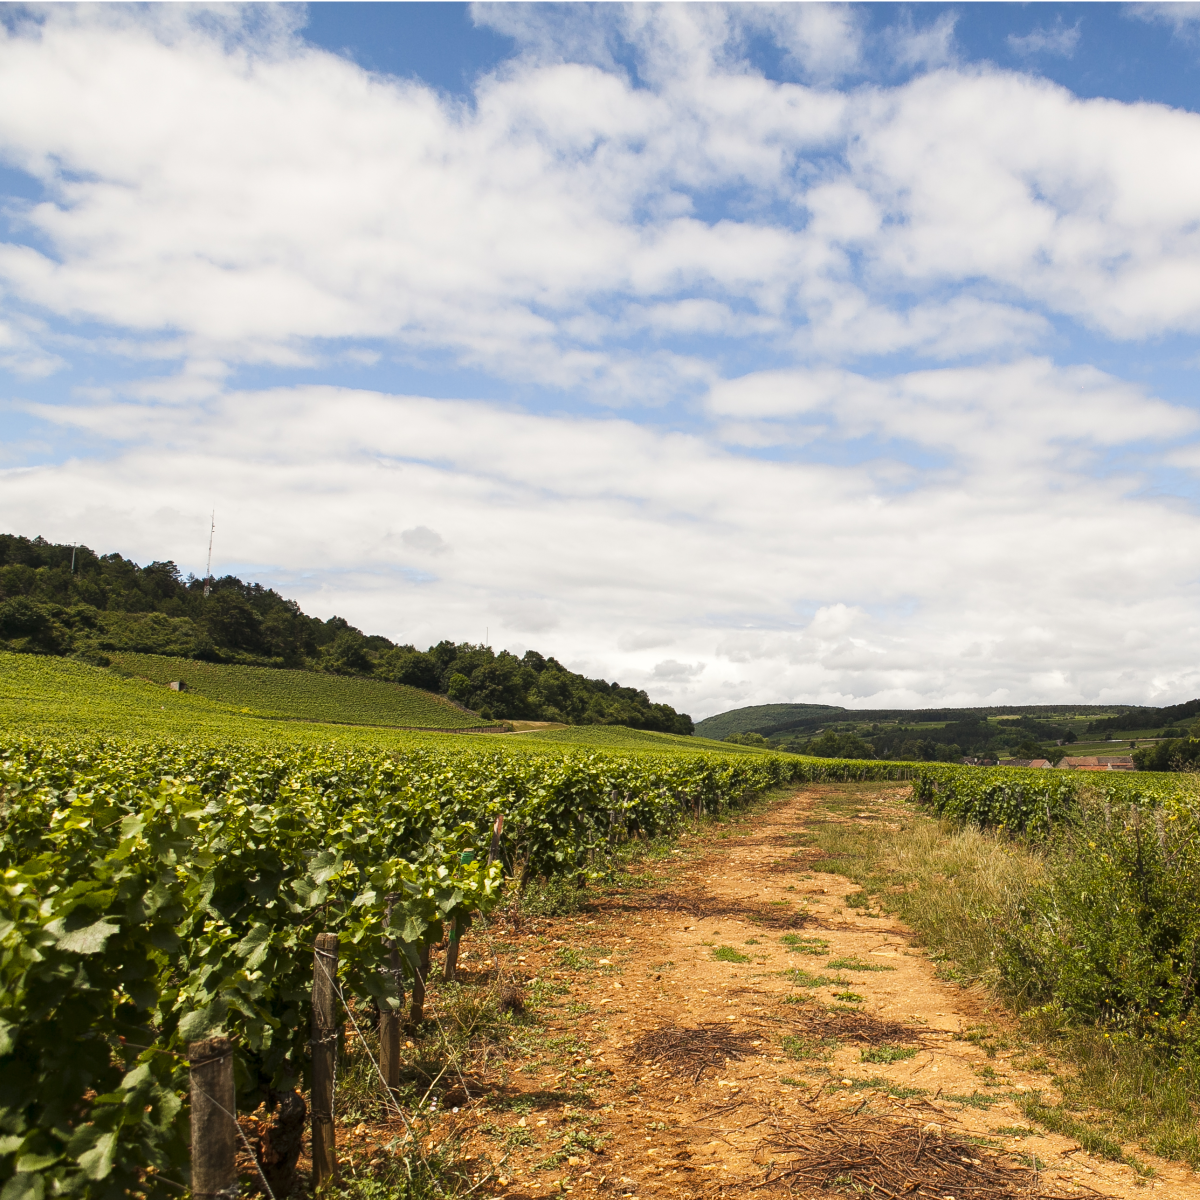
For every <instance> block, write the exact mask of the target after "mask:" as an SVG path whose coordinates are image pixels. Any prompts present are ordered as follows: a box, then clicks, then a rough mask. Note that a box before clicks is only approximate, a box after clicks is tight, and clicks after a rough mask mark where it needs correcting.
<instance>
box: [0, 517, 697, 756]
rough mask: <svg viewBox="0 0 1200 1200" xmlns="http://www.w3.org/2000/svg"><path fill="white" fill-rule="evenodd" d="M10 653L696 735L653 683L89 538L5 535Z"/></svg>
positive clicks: (1, 557) (6, 644)
mask: <svg viewBox="0 0 1200 1200" xmlns="http://www.w3.org/2000/svg"><path fill="white" fill-rule="evenodd" d="M0 650H12V651H16V652H22V653H34V654H50V655H58V656H63V657H74V658H77V659H80V660H82V661H84V662H89V663H93V664H95V665H99V666H106V665H108V663H110V662H111V661H113V660H114V656H115V655H120V654H144V655H158V656H165V657H169V658H175V659H189V660H192V661H196V662H213V663H226V664H240V665H243V666H255V667H266V668H287V669H290V670H300V671H311V672H320V673H322V674H325V675H332V676H342V677H350V678H359V679H373V680H378V681H382V682H385V683H391V684H406V685H408V686H409V687H412V688H418V689H420V690H421V691H425V692H433V693H436V694H438V695H441V696H446V697H448V698H449V699H451V700H454V701H456V702H457V703H459V704H462V705H463V706H464V707H466V708H469V709H472V710H473V711H474V712H477V713H479V714H480V716H481V717H482V718H483V719H484V720H493V719H496V720H498V719H502V718H512V719H518V720H531V721H558V722H561V723H562V724H564V725H624V726H628V727H629V728H633V729H646V730H654V731H657V732H661V733H677V734H690V733H691V732H692V720H691V718H690V717H689V716H688V715H687V714H686V713H678V712H676V711H675V710H674V709H673V708H672V707H671V706H670V705H668V704H656V703H654V702H653V701H651V699H650V698H649V696H647V694H646V693H645V692H644V691H642V690H641V689H639V688H632V687H623V686H621V685H620V684H619V683H610V682H609V681H608V680H605V679H589V678H587V677H586V676H584V675H580V674H578V673H577V672H574V671H569V670H568V669H567V668H566V667H564V666H563V665H562V663H560V662H559V661H558V660H557V659H555V658H553V657H550V656H546V655H542V654H539V653H538V652H537V651H534V650H530V651H527V652H526V653H525V654H524V656H523V657H521V658H518V657H517V656H516V655H515V654H510V653H509V652H508V651H506V650H501V651H499V652H496V651H494V650H493V649H492V648H491V647H490V646H476V645H472V644H470V643H467V642H463V643H457V644H456V643H454V642H451V641H441V642H438V643H437V645H435V646H430V647H429V648H428V649H426V650H418V649H417V648H416V647H415V646H413V645H409V644H397V643H395V642H393V641H391V640H390V639H389V638H386V637H383V636H382V635H379V634H371V635H368V634H365V633H363V632H362V630H360V629H356V628H355V627H354V626H353V625H351V624H350V623H349V621H346V620H345V619H344V618H342V617H337V616H334V617H330V618H329V619H328V620H326V621H323V620H321V619H320V618H318V617H310V616H308V615H307V614H306V613H304V612H303V611H302V610H301V608H300V606H299V604H297V603H296V602H295V601H294V600H287V599H285V598H284V597H283V596H281V595H279V593H278V592H276V591H274V590H272V589H271V588H265V587H263V586H262V585H261V584H258V583H244V582H243V581H242V580H240V579H238V578H237V577H236V576H233V575H226V576H223V577H222V578H220V579H213V580H210V581H209V586H208V587H207V588H206V587H205V582H204V580H201V579H197V578H195V577H194V576H188V577H187V578H186V579H185V578H183V576H182V575H181V574H180V572H179V569H178V568H177V567H176V565H175V564H174V563H173V562H169V561H167V562H152V563H150V564H149V565H147V566H144V567H143V566H139V565H138V564H137V563H135V562H132V561H130V560H128V559H125V558H122V557H121V555H119V554H105V555H99V554H96V553H95V552H94V551H93V550H90V549H89V548H88V547H86V546H70V545H63V544H59V545H56V544H53V543H51V542H47V541H45V540H44V539H42V538H25V537H19V536H16V535H14V534H0Z"/></svg>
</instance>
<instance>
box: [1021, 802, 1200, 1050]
mask: <svg viewBox="0 0 1200 1200" xmlns="http://www.w3.org/2000/svg"><path fill="white" fill-rule="evenodd" d="M1022 917H1023V920H1022V921H1021V922H1020V923H1019V924H1018V925H1017V926H1016V927H1015V928H1014V929H1013V930H1012V933H1011V934H1010V940H1011V943H1012V950H1013V957H1014V959H1015V960H1017V961H1020V962H1021V963H1022V966H1023V969H1025V970H1027V971H1028V977H1029V980H1030V983H1031V985H1032V987H1033V989H1034V990H1035V991H1036V992H1037V993H1039V994H1040V998H1041V999H1042V1000H1043V1001H1046V1002H1050V1003H1052V1004H1053V1005H1054V1006H1055V1007H1056V1008H1057V1009H1058V1010H1060V1011H1061V1012H1062V1013H1063V1014H1064V1015H1065V1016H1066V1017H1067V1018H1068V1019H1070V1020H1072V1021H1082V1022H1087V1023H1098V1024H1100V1025H1101V1026H1103V1027H1104V1029H1105V1030H1106V1031H1107V1032H1108V1033H1109V1035H1110V1036H1111V1037H1118V1038H1119V1037H1124V1036H1132V1037H1135V1038H1137V1039H1139V1040H1142V1041H1144V1042H1149V1043H1152V1044H1154V1045H1155V1046H1157V1047H1159V1048H1160V1049H1161V1050H1164V1051H1167V1052H1168V1053H1169V1054H1171V1055H1173V1056H1184V1057H1188V1058H1192V1059H1200V1006H1198V1004H1197V985H1198V983H1200V808H1197V806H1196V805H1195V804H1194V803H1193V804H1191V805H1188V804H1184V803H1179V802H1177V803H1175V804H1171V805H1163V806H1158V807H1151V806H1149V805H1146V806H1141V805H1138V804H1129V805H1127V806H1124V807H1120V808H1117V807H1114V806H1112V805H1111V804H1109V803H1107V802H1105V801H1103V800H1094V799H1085V800H1084V801H1083V802H1082V803H1081V805H1080V809H1079V814H1078V817H1077V819H1076V820H1075V821H1074V822H1073V823H1072V824H1071V825H1069V826H1068V827H1066V828H1065V829H1064V830H1063V831H1062V832H1061V833H1060V834H1059V835H1058V837H1056V838H1055V839H1054V842H1053V844H1052V846H1051V849H1050V853H1049V860H1048V863H1047V871H1046V877H1045V879H1044V881H1043V882H1042V883H1041V884H1040V886H1038V887H1036V888H1035V889H1033V891H1032V892H1031V894H1030V896H1029V898H1028V901H1027V903H1026V905H1025V906H1024V912H1023V913H1022Z"/></svg>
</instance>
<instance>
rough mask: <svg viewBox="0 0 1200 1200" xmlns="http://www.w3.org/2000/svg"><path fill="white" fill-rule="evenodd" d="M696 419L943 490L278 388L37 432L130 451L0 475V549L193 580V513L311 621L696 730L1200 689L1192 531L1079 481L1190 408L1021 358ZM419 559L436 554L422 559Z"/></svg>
mask: <svg viewBox="0 0 1200 1200" xmlns="http://www.w3.org/2000/svg"><path fill="white" fill-rule="evenodd" d="M712 403H713V405H714V406H717V407H720V408H722V409H728V410H736V411H738V412H741V413H742V414H743V415H744V416H745V417H746V419H748V420H772V421H775V420H786V419H791V418H792V417H794V416H795V415H796V414H798V413H799V414H800V415H811V413H813V412H814V411H818V410H819V411H821V412H823V413H824V414H825V419H826V420H827V421H828V422H829V425H830V428H831V429H833V430H834V431H835V432H838V433H839V435H840V436H846V437H849V436H851V435H853V436H859V437H861V436H863V431H864V430H865V431H867V432H871V431H874V432H875V433H876V434H877V435H878V436H879V437H880V438H881V439H882V438H885V437H886V436H890V434H891V433H892V431H895V430H898V431H900V433H902V434H908V435H911V436H912V437H913V438H915V439H918V440H921V441H922V442H923V444H924V445H925V446H928V447H932V448H934V449H935V450H937V451H938V453H939V456H940V462H941V465H940V467H938V468H937V469H931V468H930V467H929V466H928V465H926V466H925V467H923V468H921V469H914V467H913V466H912V464H911V463H906V462H905V461H904V460H903V453H904V448H903V447H892V448H891V449H889V448H888V447H887V446H886V445H884V444H882V442H881V445H880V447H879V448H878V449H877V450H876V451H875V452H874V455H873V456H872V455H868V456H867V457H865V458H864V459H863V460H862V461H860V462H858V464H857V465H854V464H853V463H845V462H843V463H841V464H834V463H826V462H819V461H808V462H801V461H786V460H771V459H762V458H760V457H757V456H755V455H753V454H747V453H745V452H744V451H740V450H737V449H724V448H722V447H720V446H719V445H717V444H715V443H714V442H713V441H712V440H711V439H709V438H708V437H705V436H700V435H696V434H683V433H678V432H672V431H670V430H665V429H650V428H646V427H643V426H639V425H637V424H635V423H633V422H631V421H628V420H616V419H591V418H581V417H568V416H538V415H533V414H523V413H518V412H514V411H512V410H511V409H509V408H507V407H504V406H499V405H495V404H491V403H483V402H478V401H445V400H432V399H427V398H421V397H413V396H393V395H384V394H380V393H372V392H362V391H351V390H347V389H340V388H327V387H309V388H278V389H273V390H271V391H267V392H260V393H229V394H225V395H223V396H221V397H219V398H218V399H216V400H210V401H207V402H205V404H204V405H203V406H196V407H192V408H181V407H179V406H176V405H157V406H153V405H145V404H138V403H129V402H118V403H110V404H108V405H101V404H95V405H80V406H76V407H73V408H71V407H64V406H49V407H48V408H46V409H45V410H43V411H44V415H46V416H47V417H48V418H49V419H53V420H56V421H58V422H62V423H64V424H65V425H67V426H69V427H70V428H72V429H76V430H82V431H85V432H88V433H90V434H92V435H93V436H97V437H100V436H107V437H112V438H116V439H119V440H120V442H121V443H122V444H123V445H126V446H128V447H130V448H128V449H125V450H122V451H120V452H119V453H117V454H115V456H114V457H112V458H110V459H108V460H75V461H72V462H69V463H64V464H62V465H58V466H54V465H51V466H45V467H39V468H35V469H24V470H12V471H8V472H3V473H0V508H2V510H3V512H4V513H5V516H6V520H7V521H8V522H11V524H12V526H13V527H15V528H22V529H30V528H35V527H36V528H38V529H40V530H41V532H43V533H44V534H45V535H46V536H49V537H70V538H76V537H80V538H83V539H84V540H87V541H89V542H94V543H96V544H97V545H102V546H105V547H109V546H115V548H118V549H121V550H122V551H123V552H125V553H128V554H133V555H135V556H137V557H141V558H154V557H162V556H163V555H164V554H168V553H169V554H174V555H176V556H177V557H179V558H181V559H183V560H184V561H185V562H186V550H187V547H188V546H189V545H190V546H192V547H193V550H194V559H193V561H195V562H196V563H197V564H199V563H202V555H203V550H204V535H205V534H206V532H207V524H206V521H207V514H208V511H209V509H210V508H211V507H212V506H213V505H215V506H216V507H217V509H218V526H219V531H218V539H217V549H218V559H219V561H220V563H221V564H222V567H221V568H220V569H225V565H228V566H229V567H230V569H233V568H235V567H236V566H237V565H238V564H244V563H251V564H258V565H259V569H260V572H265V573H266V576H267V577H268V578H271V579H275V580H280V581H284V582H286V583H287V585H288V586H289V587H290V590H291V591H292V592H293V593H294V594H296V595H297V597H298V598H299V599H300V600H301V602H302V603H304V604H305V605H306V606H311V607H313V608H314V609H315V610H316V611H326V612H329V611H337V612H339V613H341V614H342V615H345V616H347V617H349V618H350V619H351V620H353V621H355V622H356V623H357V624H359V625H361V626H363V627H364V628H369V629H371V630H378V631H380V632H385V633H387V634H388V635H389V636H391V637H393V638H394V639H396V640H400V641H413V642H416V643H417V644H425V643H427V642H429V641H433V640H436V639H438V638H441V637H445V636H450V637H456V638H464V639H468V640H471V641H478V640H480V638H481V636H482V632H483V627H484V626H485V625H488V626H490V631H491V632H490V637H491V641H492V643H493V644H494V645H497V646H503V645H506V644H520V645H529V644H534V645H536V646H537V647H538V648H539V649H541V650H543V651H549V652H551V653H557V654H558V655H559V656H560V657H562V658H564V659H569V660H571V661H575V662H580V661H582V662H585V663H587V664H588V669H589V671H590V672H592V673H595V674H600V675H604V676H606V677H608V678H614V677H616V678H619V679H621V680H622V681H623V682H628V683H635V684H639V685H640V686H645V687H648V688H649V689H650V691H651V693H652V694H653V695H654V696H656V697H659V698H663V699H667V700H669V701H671V702H673V703H678V704H679V705H681V706H682V707H683V708H685V709H688V710H690V711H693V712H694V713H697V714H703V713H705V712H710V711H716V710H719V709H720V708H722V707H728V706H731V705H732V704H736V703H741V702H751V701H753V702H762V701H766V700H775V699H789V698H791V699H795V698H808V699H822V700H828V701H831V702H835V703H844V702H850V703H865V702H868V701H870V702H872V703H897V704H900V703H910V704H911V703H926V702H930V701H931V700H934V699H936V700H939V701H940V700H945V701H946V702H951V701H952V700H958V701H961V702H962V703H968V702H971V703H982V702H997V703H999V702H1006V701H1005V697H1007V699H1008V700H1009V701H1012V702H1016V701H1017V700H1019V699H1021V698H1022V697H1023V696H1024V697H1027V696H1028V695H1029V689H1030V688H1031V687H1036V689H1037V694H1038V695H1039V696H1042V697H1045V698H1048V699H1056V698H1068V697H1071V696H1077V697H1089V698H1099V699H1117V698H1119V697H1121V696H1123V697H1124V698H1125V699H1129V698H1131V697H1132V698H1143V699H1150V698H1153V696H1155V695H1159V694H1164V693H1169V694H1174V693H1176V692H1182V691H1187V690H1188V689H1189V688H1193V689H1194V688H1195V687H1196V686H1200V668H1193V667H1190V666H1189V665H1188V664H1187V663H1186V662H1185V661H1183V660H1181V659H1180V658H1179V656H1178V654H1177V653H1176V652H1175V651H1174V649H1173V647H1174V646H1176V645H1178V641H1179V639H1180V638H1184V639H1186V638H1188V637H1191V636H1192V632H1194V626H1196V624H1197V622H1196V618H1195V602H1194V601H1195V596H1194V588H1195V584H1194V580H1193V578H1192V575H1193V572H1192V568H1191V566H1190V565H1189V563H1188V562H1187V561H1186V560H1185V559H1183V558H1181V556H1180V555H1179V554H1178V552H1177V547H1178V546H1179V545H1181V544H1188V539H1190V538H1192V537H1194V536H1195V534H1196V518H1195V517H1194V516H1193V515H1191V514H1190V513H1189V512H1187V511H1185V510H1182V509H1180V508H1179V507H1178V506H1177V505H1174V504H1171V503H1168V502H1164V501H1160V500H1156V499H1154V498H1151V497H1149V496H1145V495H1141V496H1140V498H1139V493H1140V492H1141V491H1142V488H1143V484H1144V478H1143V477H1142V476H1141V475H1140V474H1139V472H1138V471H1137V469H1136V464H1126V466H1125V467H1124V468H1123V469H1119V470H1113V469H1110V470H1107V471H1106V472H1104V473H1102V474H1098V473H1094V472H1092V471H1091V470H1090V469H1089V468H1090V464H1091V461H1092V460H1091V455H1092V454H1094V453H1096V452H1097V450H1098V448H1103V447H1106V446H1115V445H1118V444H1121V443H1122V442H1126V441H1128V439H1129V438H1131V437H1137V438H1138V439H1140V440H1141V441H1142V442H1143V443H1146V444H1149V443H1154V444H1158V445H1160V446H1163V445H1165V446H1168V447H1169V446H1172V445H1173V444H1175V443H1176V442H1177V441H1179V439H1181V438H1186V437H1188V436H1190V431H1194V428H1195V415H1194V414H1193V413H1192V412H1191V410H1188V409H1183V408H1179V407H1177V406H1171V405H1167V404H1165V403H1163V402H1162V401H1159V400H1156V399H1154V398H1153V397H1151V396H1147V395H1146V394H1145V393H1144V392H1143V391H1142V390H1141V389H1139V388H1136V387H1133V386H1131V385H1128V384H1123V383H1121V382H1120V381H1119V380H1114V379H1112V378H1111V377H1107V376H1103V375H1100V373H1098V372H1096V371H1095V370H1094V369H1092V368H1087V369H1073V370H1072V369H1064V368H1054V367H1052V366H1050V365H1048V364H1047V363H1046V362H1045V360H1029V361H1027V362H1023V363H1018V364H1015V365H1014V366H1013V367H1012V368H1011V371H1010V374H1008V375H1007V376H1004V377H1002V378H1001V379H1000V380H999V381H997V382H994V383H991V382H989V381H988V379H987V374H986V372H984V371H983V370H976V371H968V370H963V369H947V370H945V371H944V372H925V373H914V374H911V375H903V376H897V377H893V378H891V379H889V380H885V381H878V380H876V381H871V380H864V379H862V378H860V377H854V376H852V375H847V374H845V373H830V374H825V375H821V374H813V375H811V376H797V377H792V376H772V375H760V376H750V377H743V379H741V380H739V381H736V382H735V383H731V384H730V385H729V386H728V387H727V388H724V389H722V388H716V389H714V391H713V399H712ZM1056 410H1057V411H1056ZM964 413H965V415H964ZM915 459H916V460H918V461H919V460H920V459H921V452H917V453H915ZM898 473H899V474H900V475H901V476H903V479H902V481H901V483H900V484H898V483H897V474H898ZM164 498H168V499H169V506H170V511H169V512H166V511H165V509H164ZM397 513H403V514H404V521H405V524H403V525H398V523H397V516H396V514H397ZM408 522H411V524H409V523H408ZM397 528H399V529H400V530H401V531H402V532H401V533H400V534H399V536H389V535H391V534H392V531H394V530H396V529H397ZM422 529H423V530H425V531H426V532H425V533H419V531H421V530H422ZM404 531H408V532H409V533H410V534H411V536H408V537H406V536H404ZM435 531H436V533H435ZM1149 531H1153V534H1152V535H1151V533H1150V532H1149ZM429 535H433V536H429ZM434 537H436V538H438V539H440V540H441V541H442V542H444V543H447V544H449V545H452V546H453V547H454V553H453V554H441V555H432V556H431V554H430V548H431V547H433V546H435V545H436V544H437V543H435V542H434ZM1092 546H1102V547H1103V548H1104V552H1103V554H1092V553H1090V552H1089V551H1088V549H1087V548H1088V547H1092ZM431 568H433V569H432V570H431ZM1147 580H1153V586H1152V587H1147V585H1146V581H1147ZM1167 634H1169V636H1164V635H1167ZM531 635H536V637H535V638H534V639H533V641H532V643H531ZM664 645H670V647H671V652H670V654H669V655H668V656H664V655H663V653H662V649H661V647H662V646H664ZM1115 665H1119V666H1121V667H1122V668H1127V669H1128V671H1130V672H1132V673H1131V674H1130V673H1127V674H1125V675H1121V674H1120V672H1117V671H1114V666H1115Z"/></svg>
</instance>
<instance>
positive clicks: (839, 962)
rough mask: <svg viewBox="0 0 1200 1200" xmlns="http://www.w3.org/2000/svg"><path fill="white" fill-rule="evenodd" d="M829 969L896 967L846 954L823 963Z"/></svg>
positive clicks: (853, 969) (860, 969) (883, 968)
mask: <svg viewBox="0 0 1200 1200" xmlns="http://www.w3.org/2000/svg"><path fill="white" fill-rule="evenodd" d="M825 966H826V969H828V970H830V971H894V970H895V969H896V968H895V967H891V966H888V965H887V964H886V963H873V962H867V960H866V959H864V958H856V957H855V956H854V955H852V954H851V955H847V956H845V957H843V958H832V959H830V960H829V962H827V963H826V964H825Z"/></svg>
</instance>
